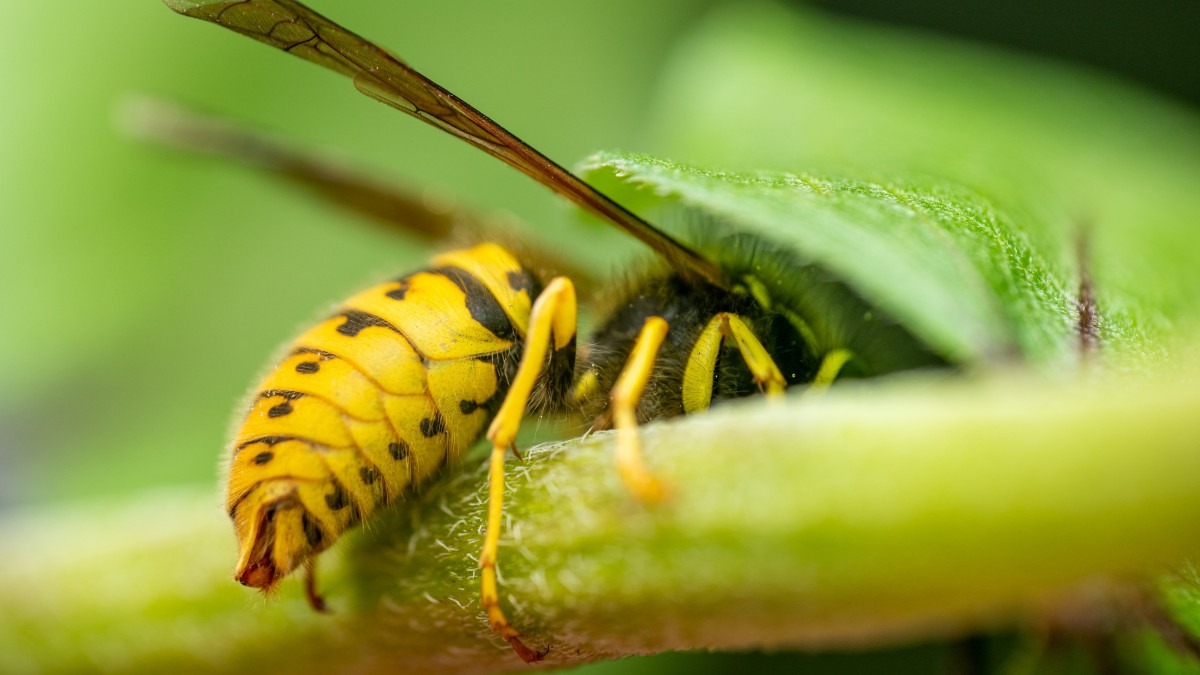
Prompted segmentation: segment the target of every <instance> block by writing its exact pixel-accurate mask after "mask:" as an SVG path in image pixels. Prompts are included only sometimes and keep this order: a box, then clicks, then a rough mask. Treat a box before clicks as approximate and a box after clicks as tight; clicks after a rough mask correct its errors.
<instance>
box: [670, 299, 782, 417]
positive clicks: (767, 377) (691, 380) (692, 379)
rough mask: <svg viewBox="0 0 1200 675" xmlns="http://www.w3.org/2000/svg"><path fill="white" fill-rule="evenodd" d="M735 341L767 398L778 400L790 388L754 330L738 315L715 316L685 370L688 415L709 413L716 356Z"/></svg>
mask: <svg viewBox="0 0 1200 675" xmlns="http://www.w3.org/2000/svg"><path fill="white" fill-rule="evenodd" d="M731 338H732V339H733V341H734V344H736V345H737V348H738V351H739V352H740V353H741V355H742V359H743V360H745V362H746V367H747V368H749V369H750V374H751V375H753V376H754V381H755V382H756V383H758V388H759V389H761V390H762V391H763V392H764V393H766V395H767V396H770V397H773V398H774V397H778V396H781V395H782V394H783V390H784V388H786V387H787V380H786V379H784V377H783V373H782V372H780V370H779V366H777V365H775V360H774V359H772V358H771V355H770V354H769V353H767V348H766V347H764V346H763V344H762V343H761V342H759V341H758V337H756V336H755V335H754V331H753V330H750V327H749V326H747V325H746V322H744V321H742V318H741V317H739V316H738V315H737V314H730V313H729V312H721V313H719V314H717V315H716V316H714V317H713V318H712V319H711V320H710V321H709V322H708V325H706V326H705V327H704V330H703V331H701V332H700V337H699V338H698V339H697V340H696V346H695V347H693V348H692V353H691V354H690V355H689V356H688V361H687V366H686V367H685V368H684V371H683V410H684V412H687V413H694V412H699V411H701V410H707V409H708V406H709V404H711V403H712V395H713V375H714V373H715V371H716V368H717V357H718V356H720V353H721V347H722V346H723V345H724V344H725V341H726V340H729V339H731Z"/></svg>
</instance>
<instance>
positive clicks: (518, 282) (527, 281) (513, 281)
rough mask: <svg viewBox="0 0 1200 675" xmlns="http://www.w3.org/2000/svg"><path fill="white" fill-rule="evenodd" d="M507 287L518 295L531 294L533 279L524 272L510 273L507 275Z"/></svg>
mask: <svg viewBox="0 0 1200 675" xmlns="http://www.w3.org/2000/svg"><path fill="white" fill-rule="evenodd" d="M508 287H509V288H511V289H513V290H514V291H516V292H518V293H520V292H521V291H529V292H530V294H532V292H533V279H532V278H530V276H529V273H528V272H526V271H525V270H521V271H519V272H518V271H515V270H514V271H512V272H509V273H508Z"/></svg>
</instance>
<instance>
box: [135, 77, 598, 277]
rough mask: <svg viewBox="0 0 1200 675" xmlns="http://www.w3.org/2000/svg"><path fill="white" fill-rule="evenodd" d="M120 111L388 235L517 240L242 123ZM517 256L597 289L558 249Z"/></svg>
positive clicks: (150, 108) (142, 100)
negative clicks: (288, 185)
mask: <svg viewBox="0 0 1200 675" xmlns="http://www.w3.org/2000/svg"><path fill="white" fill-rule="evenodd" d="M121 113H122V114H121V122H122V123H123V125H124V126H125V128H126V131H128V132H129V133H130V134H132V135H134V136H136V137H138V138H141V139H144V140H148V141H153V142H156V143H161V144H163V145H168V146H172V147H176V148H181V149H184V150H189V151H192V152H198V153H203V154H207V155H215V156H218V157H221V158H225V159H232V160H237V161H240V162H242V163H244V164H248V165H250V166H252V167H254V168H256V169H259V170H261V171H264V172H266V173H268V174H271V175H274V176H276V177H278V178H281V179H283V180H285V181H287V182H289V183H292V184H294V185H298V186H300V187H302V188H304V189H305V190H307V191H308V192H310V193H313V194H315V195H317V196H319V197H321V198H323V199H324V200H326V201H327V202H329V203H331V204H334V205H336V206H339V207H342V208H344V209H347V210H349V211H351V212H353V213H356V214H358V215H360V216H365V217H366V218H367V219H369V220H371V221H374V222H376V223H379V224H381V225H383V226H385V227H388V228H389V229H393V230H399V231H402V232H405V233H407V234H415V235H418V236H421V237H424V238H426V239H428V240H431V241H434V242H441V243H444V242H446V241H455V240H458V241H462V240H470V241H482V240H483V239H484V238H485V237H489V236H490V237H491V238H493V239H499V243H501V244H507V243H508V242H509V240H510V239H515V234H514V233H513V232H511V231H510V230H509V229H508V227H507V225H506V224H504V223H502V222H498V221H497V220H496V219H490V220H488V219H484V218H481V217H479V216H476V215H474V214H471V213H469V212H466V211H464V210H462V209H458V208H451V207H449V206H447V205H444V204H440V205H436V206H435V205H432V204H431V203H430V202H429V200H428V199H426V198H425V197H424V196H423V195H421V194H419V193H417V192H414V191H411V190H406V189H404V188H402V187H400V186H397V185H393V184H391V183H388V182H384V181H381V180H377V179H376V178H374V177H372V176H371V175H369V174H366V173H363V172H361V171H356V170H354V169H351V168H349V167H347V166H346V165H345V164H344V163H343V162H340V161H337V160H335V159H334V158H332V157H329V156H326V155H324V154H322V153H320V152H317V151H314V150H312V149H310V148H305V147H303V146H300V145H298V144H295V143H290V142H286V141H284V140H283V139H280V138H276V137H274V136H272V135H269V134H267V133H265V132H263V131H261V130H258V129H256V128H254V127H251V126H249V125H247V124H245V123H239V122H237V121H235V120H231V119H227V118H224V117H218V116H214V115H209V114H205V113H202V112H200V111H198V110H195V109H193V108H188V107H185V106H183V105H181V104H179V103H173V102H169V101H164V100H160V99H155V98H151V97H138V98H133V99H130V100H128V101H126V102H125V104H124V105H123V106H122V109H121ZM517 250H519V251H521V253H522V255H523V256H524V257H528V259H529V260H530V261H531V262H534V263H541V264H545V265H547V266H548V267H549V269H552V270H554V272H555V273H558V274H566V275H567V276H569V277H571V280H572V281H574V282H575V285H576V286H577V287H580V288H585V289H586V288H591V287H595V284H596V280H595V279H594V278H593V277H592V275H591V274H589V273H588V272H587V271H585V270H582V269H580V268H579V267H577V266H576V265H574V264H572V263H571V262H570V261H569V260H567V259H564V258H563V257H562V256H561V255H559V254H558V253H557V252H556V251H553V250H550V249H549V248H545V247H542V246H539V245H538V244H537V242H529V241H521V242H520V246H519V247H518V248H517Z"/></svg>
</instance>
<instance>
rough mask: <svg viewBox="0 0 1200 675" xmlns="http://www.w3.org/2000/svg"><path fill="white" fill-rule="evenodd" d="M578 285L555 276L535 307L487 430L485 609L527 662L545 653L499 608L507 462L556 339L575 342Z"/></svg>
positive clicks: (559, 345)
mask: <svg viewBox="0 0 1200 675" xmlns="http://www.w3.org/2000/svg"><path fill="white" fill-rule="evenodd" d="M576 312H577V310H576V304H575V286H574V285H573V284H572V283H571V280H570V279H567V278H566V277H556V278H554V279H552V280H551V281H550V283H549V284H547V285H546V289H545V290H544V291H542V294H541V295H539V296H538V298H537V301H536V302H534V303H533V309H532V311H531V312H530V316H529V332H528V334H527V335H526V336H525V353H524V354H522V355H521V364H520V365H519V366H518V367H517V374H516V375H515V376H514V377H513V381H512V385H511V387H510V388H509V390H508V395H507V396H505V397H504V403H502V404H501V405H500V410H499V411H498V412H497V413H496V418H495V419H494V420H492V425H491V426H490V427H489V428H488V432H487V438H488V440H489V441H491V442H492V456H491V462H490V467H489V472H488V514H487V532H486V534H484V537H483V552H482V553H481V554H480V556H479V568H480V571H481V572H480V578H481V579H480V604H481V605H482V606H483V608H484V609H485V610H486V611H487V614H488V621H489V622H490V623H491V625H492V630H495V631H496V632H498V633H500V635H501V636H502V637H503V638H504V639H505V640H507V641H508V644H510V645H512V648H513V651H515V652H516V653H517V655H518V656H520V657H521V658H522V659H524V660H525V661H526V662H533V661H540V660H541V659H542V657H544V656H545V655H546V652H545V651H541V652H536V651H534V650H532V649H530V648H529V647H526V646H525V643H523V642H521V633H520V632H518V631H517V629H516V628H514V627H513V626H512V624H510V623H509V622H508V618H507V617H505V616H504V611H503V610H502V609H500V594H499V590H498V589H497V586H496V557H497V553H498V549H499V546H500V530H501V527H502V519H503V514H504V457H505V455H506V454H507V453H508V451H509V450H510V449H511V450H513V451H514V452H515V451H516V446H515V445H514V440H515V439H516V437H517V430H518V429H519V428H520V426H521V418H522V417H524V415H525V406H526V405H527V404H528V403H529V396H530V395H531V393H532V392H533V386H534V384H535V383H536V382H537V376H538V374H539V372H540V371H541V369H542V365H543V364H544V363H545V362H546V355H547V351H548V350H549V348H550V345H551V340H553V345H554V349H555V350H561V349H566V348H567V347H569V346H570V345H571V341H572V340H574V339H575V321H576Z"/></svg>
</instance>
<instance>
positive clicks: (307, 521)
mask: <svg viewBox="0 0 1200 675" xmlns="http://www.w3.org/2000/svg"><path fill="white" fill-rule="evenodd" d="M301 523H302V524H303V525H304V538H305V539H307V540H308V545H309V546H311V547H313V548H317V547H318V546H320V545H321V542H322V541H324V540H325V533H324V532H321V527H320V526H319V525H317V523H316V521H314V520H313V519H312V517H311V516H309V515H308V513H307V512H306V513H305V514H304V516H302V517H301Z"/></svg>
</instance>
